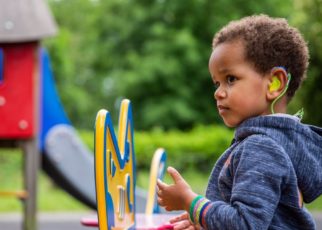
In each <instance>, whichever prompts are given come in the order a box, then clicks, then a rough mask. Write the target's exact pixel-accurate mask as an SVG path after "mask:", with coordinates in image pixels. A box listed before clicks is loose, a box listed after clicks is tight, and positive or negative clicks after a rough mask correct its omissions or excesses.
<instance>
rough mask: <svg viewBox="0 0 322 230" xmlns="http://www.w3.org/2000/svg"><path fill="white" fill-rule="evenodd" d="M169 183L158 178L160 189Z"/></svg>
mask: <svg viewBox="0 0 322 230" xmlns="http://www.w3.org/2000/svg"><path fill="white" fill-rule="evenodd" d="M167 186H168V185H167V184H166V183H164V182H163V181H162V180H160V179H158V180H157V187H158V189H161V190H162V189H164V188H165V187H167Z"/></svg>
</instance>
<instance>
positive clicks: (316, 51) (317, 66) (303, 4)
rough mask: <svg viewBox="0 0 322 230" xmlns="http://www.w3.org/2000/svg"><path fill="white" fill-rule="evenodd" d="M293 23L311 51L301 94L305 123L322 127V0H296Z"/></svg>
mask: <svg viewBox="0 0 322 230" xmlns="http://www.w3.org/2000/svg"><path fill="white" fill-rule="evenodd" d="M294 3H295V4H294V6H295V10H294V12H293V16H292V19H293V20H292V21H293V23H294V25H295V26H297V27H298V28H299V30H300V31H301V32H302V33H303V34H304V37H305V39H306V41H308V46H309V51H310V66H309V70H308V77H307V80H306V81H305V82H304V84H303V89H302V90H301V91H300V92H299V97H298V98H299V100H298V101H299V102H300V103H299V104H301V105H302V106H303V107H304V110H305V113H306V114H305V117H304V120H305V122H308V123H311V124H314V125H319V126H322V114H321V112H322V111H321V105H322V90H321V82H322V68H321V67H322V17H321V15H322V0H305V1H302V0H294Z"/></svg>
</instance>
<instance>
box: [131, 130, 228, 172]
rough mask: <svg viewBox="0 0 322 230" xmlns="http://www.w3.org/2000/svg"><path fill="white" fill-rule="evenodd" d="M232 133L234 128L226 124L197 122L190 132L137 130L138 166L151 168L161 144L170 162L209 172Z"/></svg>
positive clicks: (168, 162) (182, 167)
mask: <svg viewBox="0 0 322 230" xmlns="http://www.w3.org/2000/svg"><path fill="white" fill-rule="evenodd" d="M232 136H233V132H232V131H231V130H229V129H227V128H225V127H223V126H207V127H206V126H197V127H195V128H194V129H192V130H191V131H189V132H184V131H177V130H172V131H167V132H164V131H161V130H154V131H151V132H135V135H134V138H135V153H136V163H137V168H138V170H140V169H148V168H149V167H150V163H151V159H152V156H153V153H154V151H155V150H156V149H157V148H159V147H162V148H164V149H165V150H166V153H167V165H171V166H174V167H176V168H177V169H179V170H181V171H182V170H187V169H190V168H191V169H198V170H201V171H206V172H209V170H210V169H211V168H212V166H213V165H214V163H215V162H216V160H217V159H218V157H219V156H220V155H221V154H222V153H223V152H224V151H225V149H226V148H227V147H228V146H229V144H230V142H231V139H232Z"/></svg>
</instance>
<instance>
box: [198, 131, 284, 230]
mask: <svg viewBox="0 0 322 230" xmlns="http://www.w3.org/2000/svg"><path fill="white" fill-rule="evenodd" d="M231 154H232V156H231V160H230V163H228V164H226V165H225V166H224V168H223V169H222V172H223V170H229V172H230V174H231V175H230V176H231V177H232V180H233V185H232V190H231V196H230V201H229V203H228V202H224V201H214V202H211V203H210V204H209V207H207V211H206V212H204V213H203V214H204V217H203V218H204V226H203V227H205V228H207V229H221V230H223V229H267V228H268V227H269V225H270V222H271V220H272V218H273V216H274V212H275V209H276V207H277V205H278V202H279V200H280V194H281V190H282V187H283V183H284V181H285V180H287V177H288V175H289V164H290V161H289V158H288V155H287V154H286V153H285V151H284V150H283V149H282V148H281V147H280V146H279V145H277V143H276V142H274V141H273V140H272V139H271V138H269V137H267V136H262V135H253V136H249V137H247V138H246V139H244V140H243V141H242V142H241V143H240V144H239V145H238V146H237V147H236V148H235V149H234V151H233V152H232V153H231ZM210 192H211V191H210Z"/></svg>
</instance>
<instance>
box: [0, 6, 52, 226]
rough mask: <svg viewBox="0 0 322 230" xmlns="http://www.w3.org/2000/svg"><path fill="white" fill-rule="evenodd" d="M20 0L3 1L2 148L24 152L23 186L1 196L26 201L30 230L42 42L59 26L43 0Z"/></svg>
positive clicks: (0, 42)
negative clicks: (18, 189)
mask: <svg viewBox="0 0 322 230" xmlns="http://www.w3.org/2000/svg"><path fill="white" fill-rule="evenodd" d="M17 3H18V1H6V0H0V6H1V7H0V25H1V26H0V121H1V125H0V147H6V148H8V147H14V148H21V149H22V150H23V152H24V157H23V159H24V185H23V186H24V190H23V191H4V192H1V193H0V195H6V196H8V195H10V196H16V197H19V198H21V199H23V205H24V218H23V228H24V229H28V230H29V229H36V209H37V208H36V206H37V202H36V195H37V172H38V168H39V162H40V154H39V151H38V146H37V145H38V142H37V137H38V134H39V122H38V120H39V105H40V102H39V98H40V97H39V93H40V91H39V88H40V87H39V82H40V74H39V67H40V62H39V55H38V52H39V49H40V42H39V41H40V40H41V39H43V38H45V37H48V36H52V35H54V34H55V33H56V30H57V29H56V25H55V22H54V20H53V18H52V16H51V14H50V12H49V10H48V8H47V6H46V4H45V3H44V1H41V0H26V1H19V4H17ZM18 5H19V6H18ZM31 6H32V7H31Z"/></svg>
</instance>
